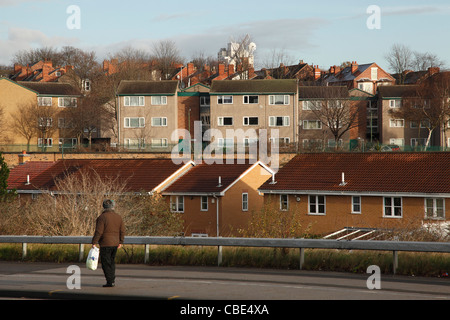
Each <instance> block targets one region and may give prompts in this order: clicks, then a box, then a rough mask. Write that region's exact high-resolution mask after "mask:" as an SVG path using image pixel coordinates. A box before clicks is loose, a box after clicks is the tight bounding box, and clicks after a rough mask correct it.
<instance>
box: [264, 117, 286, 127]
mask: <svg viewBox="0 0 450 320" xmlns="http://www.w3.org/2000/svg"><path fill="white" fill-rule="evenodd" d="M278 118H281V122H282V124H281V125H277V119H278ZM290 122H291V119H290V117H289V116H270V117H269V127H289V126H290Z"/></svg>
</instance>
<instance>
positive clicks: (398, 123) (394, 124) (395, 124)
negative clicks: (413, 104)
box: [389, 119, 405, 128]
mask: <svg viewBox="0 0 450 320" xmlns="http://www.w3.org/2000/svg"><path fill="white" fill-rule="evenodd" d="M404 125H405V120H403V119H390V120H389V126H390V127H391V128H403V127H404Z"/></svg>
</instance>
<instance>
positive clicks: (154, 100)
mask: <svg viewBox="0 0 450 320" xmlns="http://www.w3.org/2000/svg"><path fill="white" fill-rule="evenodd" d="M150 103H151V105H152V106H165V105H167V96H151V102H150Z"/></svg>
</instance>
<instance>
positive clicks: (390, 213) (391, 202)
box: [384, 197, 402, 217]
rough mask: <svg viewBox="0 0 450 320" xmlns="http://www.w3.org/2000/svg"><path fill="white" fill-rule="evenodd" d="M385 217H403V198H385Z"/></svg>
mask: <svg viewBox="0 0 450 320" xmlns="http://www.w3.org/2000/svg"><path fill="white" fill-rule="evenodd" d="M384 216H385V217H402V198H400V197H384Z"/></svg>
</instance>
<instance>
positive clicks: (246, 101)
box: [244, 96, 259, 104]
mask: <svg viewBox="0 0 450 320" xmlns="http://www.w3.org/2000/svg"><path fill="white" fill-rule="evenodd" d="M256 103H259V96H244V104H256Z"/></svg>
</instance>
